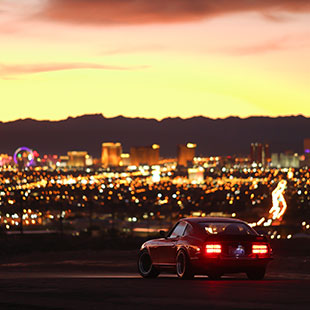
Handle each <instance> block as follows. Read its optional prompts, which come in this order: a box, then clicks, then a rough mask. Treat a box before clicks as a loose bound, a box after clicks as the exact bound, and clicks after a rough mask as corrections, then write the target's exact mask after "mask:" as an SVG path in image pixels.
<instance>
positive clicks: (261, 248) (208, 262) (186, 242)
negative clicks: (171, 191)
mask: <svg viewBox="0 0 310 310" xmlns="http://www.w3.org/2000/svg"><path fill="white" fill-rule="evenodd" d="M271 256H272V253H271V248H270V244H269V242H268V240H267V238H266V237H265V236H261V235H259V234H258V233H257V232H256V231H255V230H254V229H253V228H251V227H250V226H249V225H248V224H247V223H245V222H243V221H241V220H237V219H229V218H214V217H196V218H194V217H193V218H184V219H181V220H179V221H178V222H177V223H176V225H174V227H173V228H172V229H171V230H170V231H169V232H168V234H167V235H166V236H164V237H163V238H160V239H153V240H149V241H147V242H145V243H144V244H143V245H142V246H141V249H140V252H139V255H138V271H139V273H140V274H141V276H142V277H143V278H155V277H157V276H158V275H159V274H160V272H161V271H174V272H176V274H177V276H178V277H179V278H181V279H192V278H193V277H194V276H195V275H196V274H197V275H198V274H200V275H208V277H209V278H211V279H219V278H220V277H221V276H222V275H224V274H225V273H240V272H245V273H246V274H247V276H248V278H249V279H251V280H261V279H263V278H264V276H265V272H266V267H267V264H268V263H269V262H270V260H271V259H272V257H271Z"/></svg>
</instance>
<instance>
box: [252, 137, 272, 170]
mask: <svg viewBox="0 0 310 310" xmlns="http://www.w3.org/2000/svg"><path fill="white" fill-rule="evenodd" d="M250 162H251V164H254V163H255V164H257V165H262V166H264V167H266V166H267V165H268V163H269V162H270V149H269V144H262V143H257V142H256V143H251V150H250Z"/></svg>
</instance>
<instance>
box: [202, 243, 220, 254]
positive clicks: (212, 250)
mask: <svg viewBox="0 0 310 310" xmlns="http://www.w3.org/2000/svg"><path fill="white" fill-rule="evenodd" d="M221 253H222V246H221V245H220V244H218V243H209V244H206V254H221Z"/></svg>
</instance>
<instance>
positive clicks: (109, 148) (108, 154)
mask: <svg viewBox="0 0 310 310" xmlns="http://www.w3.org/2000/svg"><path fill="white" fill-rule="evenodd" d="M121 154H122V145H121V144H120V143H119V142H116V143H114V142H105V143H102V148H101V164H102V166H103V167H105V168H106V167H116V166H119V164H120V161H121Z"/></svg>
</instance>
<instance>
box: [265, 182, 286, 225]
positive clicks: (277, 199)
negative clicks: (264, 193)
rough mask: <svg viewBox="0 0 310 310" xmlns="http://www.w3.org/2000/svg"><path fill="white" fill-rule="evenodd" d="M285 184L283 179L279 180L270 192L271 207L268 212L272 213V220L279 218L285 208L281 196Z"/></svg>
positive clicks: (283, 199)
mask: <svg viewBox="0 0 310 310" xmlns="http://www.w3.org/2000/svg"><path fill="white" fill-rule="evenodd" d="M286 184H287V182H286V181H285V180H281V181H280V182H279V183H278V185H277V187H276V188H275V189H274V191H273V192H272V208H271V209H270V210H269V214H271V215H272V219H273V220H276V219H278V220H279V219H280V218H281V217H282V216H283V215H284V213H285V211H286V209H287V203H286V201H285V198H284V196H283V193H284V190H285V187H286Z"/></svg>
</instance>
